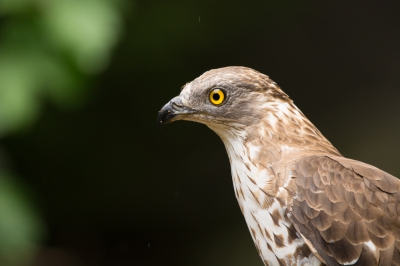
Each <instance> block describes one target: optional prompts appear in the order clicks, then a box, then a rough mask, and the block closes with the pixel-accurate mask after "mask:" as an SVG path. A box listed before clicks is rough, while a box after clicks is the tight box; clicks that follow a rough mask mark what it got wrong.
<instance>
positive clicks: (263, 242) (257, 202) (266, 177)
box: [223, 138, 321, 265]
mask: <svg viewBox="0 0 400 266" xmlns="http://www.w3.org/2000/svg"><path fill="white" fill-rule="evenodd" d="M223 141H224V143H225V146H226V149H227V152H228V155H229V158H230V161H231V171H232V179H233V184H234V189H235V194H236V198H237V200H238V202H239V205H240V208H241V210H242V213H243V215H244V218H245V220H246V223H247V225H248V227H249V230H250V233H251V235H252V238H253V241H254V243H255V245H256V247H257V249H258V251H259V254H260V256H261V258H262V259H263V261H264V263H265V264H266V265H280V263H279V262H278V260H279V261H280V262H281V263H284V264H286V265H320V264H321V263H320V261H319V260H318V259H317V258H315V257H314V256H313V255H311V257H310V258H303V257H300V256H298V257H294V256H293V254H296V250H297V249H298V248H299V247H301V246H303V245H304V244H305V243H304V240H303V238H301V237H300V236H298V237H299V238H297V239H295V240H293V233H292V240H290V239H291V238H290V237H289V233H290V231H289V230H294V228H293V226H291V222H290V220H289V219H288V217H287V216H285V212H286V208H285V206H283V207H282V206H281V203H280V202H279V201H278V200H277V199H276V197H275V196H278V195H279V193H281V192H282V191H281V190H279V189H278V190H276V189H274V187H276V183H275V182H276V180H277V175H276V173H274V171H273V170H272V168H260V167H259V166H258V167H257V166H256V163H253V162H255V161H256V160H257V158H258V156H259V152H260V148H259V147H255V146H251V145H244V144H243V142H242V141H241V139H238V138H230V139H223ZM267 167H268V166H267ZM286 185H287V184H286ZM274 191H275V192H274ZM269 193H270V194H269ZM273 193H276V194H273ZM288 228H290V229H288Z"/></svg>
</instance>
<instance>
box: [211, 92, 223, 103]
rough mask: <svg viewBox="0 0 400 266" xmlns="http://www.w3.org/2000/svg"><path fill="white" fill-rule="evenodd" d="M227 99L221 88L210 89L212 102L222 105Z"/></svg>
mask: <svg viewBox="0 0 400 266" xmlns="http://www.w3.org/2000/svg"><path fill="white" fill-rule="evenodd" d="M224 100H225V93H224V92H223V91H222V90H221V89H213V90H212V91H210V102H211V103H212V104H214V105H220V104H221V103H223V102H224Z"/></svg>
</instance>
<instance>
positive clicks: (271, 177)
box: [157, 67, 400, 265]
mask: <svg viewBox="0 0 400 266" xmlns="http://www.w3.org/2000/svg"><path fill="white" fill-rule="evenodd" d="M175 120H189V121H195V122H199V123H203V124H206V125H207V126H208V127H209V128H211V129H212V130H213V131H214V132H215V133H217V134H218V135H219V136H220V138H221V139H222V141H223V143H224V145H225V148H226V151H227V153H228V156H229V160H230V164H231V173H232V179H233V185H234V190H235V195H236V198H237V200H238V202H239V206H240V209H241V211H242V213H243V215H244V218H245V220H246V223H247V225H248V228H249V230H250V233H251V236H252V238H253V240H254V243H255V245H256V248H257V250H258V252H259V254H260V256H261V258H262V260H263V262H264V264H265V265H400V180H398V179H397V178H395V177H394V176H392V175H390V174H388V173H386V172H384V171H382V170H380V169H378V168H376V167H374V166H371V165H368V164H365V163H362V162H359V161H355V160H352V159H348V158H345V157H343V156H342V155H341V154H340V153H339V152H338V150H337V149H336V148H335V147H334V146H333V145H332V144H331V143H330V142H329V141H328V140H327V139H326V138H325V137H324V136H323V135H322V134H321V132H320V131H319V130H318V129H317V128H316V127H315V126H314V125H313V124H312V123H311V122H310V121H309V120H308V119H307V118H306V117H305V116H304V115H303V113H302V112H301V111H300V110H299V109H298V108H297V107H296V106H295V105H294V104H293V101H292V100H291V99H290V98H289V96H288V95H287V94H285V93H284V92H283V91H282V90H281V89H280V88H279V87H278V85H277V84H276V83H275V82H273V81H272V80H271V79H270V78H269V77H268V76H266V75H264V74H262V73H260V72H257V71H255V70H253V69H250V68H246V67H225V68H219V69H213V70H210V71H207V72H205V73H204V74H203V75H201V76H200V77H198V78H196V79H195V80H193V81H192V82H190V83H187V84H186V85H185V86H184V88H183V90H182V91H181V93H180V95H179V96H177V97H175V98H173V99H172V100H171V101H169V102H168V103H167V104H166V105H165V106H164V107H163V108H162V109H161V111H159V113H158V117H157V123H158V125H159V126H160V125H161V124H164V123H168V122H172V121H175Z"/></svg>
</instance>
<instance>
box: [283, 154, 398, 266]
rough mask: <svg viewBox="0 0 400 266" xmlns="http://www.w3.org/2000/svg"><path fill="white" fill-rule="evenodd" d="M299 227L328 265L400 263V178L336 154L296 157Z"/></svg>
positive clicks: (293, 208) (294, 213)
mask: <svg viewBox="0 0 400 266" xmlns="http://www.w3.org/2000/svg"><path fill="white" fill-rule="evenodd" d="M287 167H288V169H289V170H290V172H291V173H292V179H293V180H295V184H296V193H295V196H294V197H293V202H292V205H291V207H290V213H291V220H292V222H293V223H294V225H295V228H296V230H297V231H298V232H299V233H301V235H302V236H303V237H304V238H306V242H308V243H309V245H310V249H311V250H315V252H317V253H318V255H319V256H321V257H322V258H323V260H324V261H325V263H327V264H328V265H378V264H379V265H400V203H399V202H400V180H398V179H397V178H396V177H394V176H392V175H390V174H388V173H386V172H384V171H382V170H380V169H378V168H376V167H374V166H372V165H368V164H366V163H362V162H359V161H356V160H351V159H347V158H344V157H339V156H330V155H309V156H303V157H300V158H297V159H295V160H293V161H292V162H291V163H290V164H289V165H287Z"/></svg>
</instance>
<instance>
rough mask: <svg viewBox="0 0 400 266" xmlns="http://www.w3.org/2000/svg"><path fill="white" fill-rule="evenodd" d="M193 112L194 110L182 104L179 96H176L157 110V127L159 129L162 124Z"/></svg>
mask: <svg viewBox="0 0 400 266" xmlns="http://www.w3.org/2000/svg"><path fill="white" fill-rule="evenodd" d="M195 112H196V111H195V110H193V109H191V108H189V107H186V106H185V105H183V103H182V100H181V97H180V96H176V97H175V98H173V99H172V100H171V101H169V102H168V103H167V104H166V105H164V106H163V108H161V110H160V111H159V112H158V115H157V127H158V129H160V130H161V126H162V124H166V123H170V122H173V121H175V120H180V119H181V117H182V116H183V115H187V114H193V113H195Z"/></svg>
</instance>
